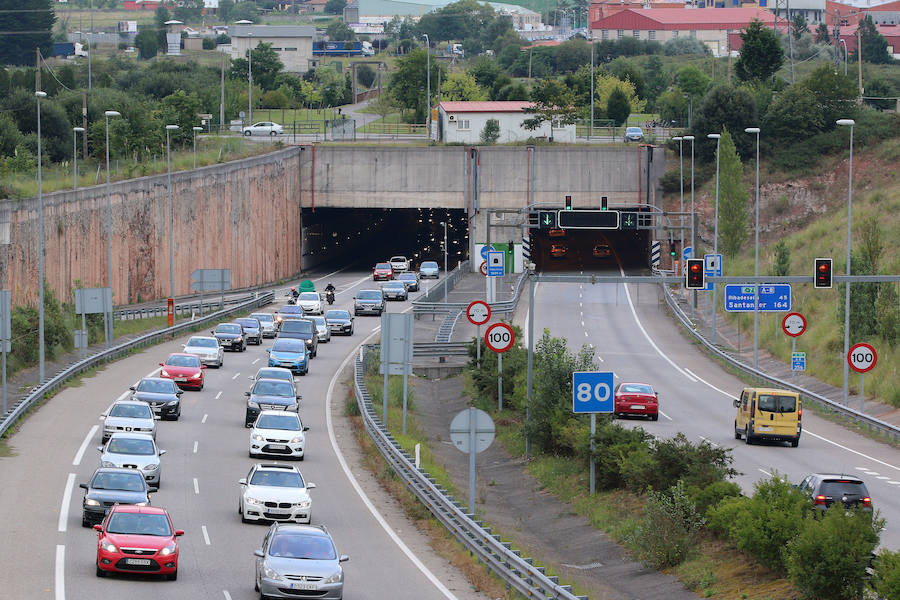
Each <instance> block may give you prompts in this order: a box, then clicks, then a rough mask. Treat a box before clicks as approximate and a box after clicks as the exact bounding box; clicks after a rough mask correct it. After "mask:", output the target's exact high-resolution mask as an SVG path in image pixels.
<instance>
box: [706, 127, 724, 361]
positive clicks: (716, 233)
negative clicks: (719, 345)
mask: <svg viewBox="0 0 900 600" xmlns="http://www.w3.org/2000/svg"><path fill="white" fill-rule="evenodd" d="M706 137H708V138H709V139H711V140H716V222H715V227H714V230H713V237H714V239H713V254H718V253H719V144H720V143H721V140H722V135H721V134H719V133H708V134H706ZM717 291H718V286H717V285H716V284H713V305H712V337H713V343H715V340H716V302H717V301H718V297H717V293H716V292H717Z"/></svg>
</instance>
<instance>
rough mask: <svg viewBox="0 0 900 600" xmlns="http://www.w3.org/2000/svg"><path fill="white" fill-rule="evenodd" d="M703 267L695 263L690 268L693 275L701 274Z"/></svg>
mask: <svg viewBox="0 0 900 600" xmlns="http://www.w3.org/2000/svg"><path fill="white" fill-rule="evenodd" d="M702 268H703V267H702V266H701V265H700V264H699V263H693V264H691V266H690V269H691V273H699V272H700V270H701V269H702Z"/></svg>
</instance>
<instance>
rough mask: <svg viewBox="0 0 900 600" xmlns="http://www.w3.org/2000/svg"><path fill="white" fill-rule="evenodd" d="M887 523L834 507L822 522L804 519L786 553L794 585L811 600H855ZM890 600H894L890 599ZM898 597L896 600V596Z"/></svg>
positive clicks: (864, 514)
mask: <svg viewBox="0 0 900 600" xmlns="http://www.w3.org/2000/svg"><path fill="white" fill-rule="evenodd" d="M883 527H884V520H883V519H881V518H878V517H877V516H875V517H873V516H872V514H871V513H864V512H861V511H853V512H847V511H846V510H845V509H844V507H843V506H842V505H841V504H840V503H835V504H834V505H833V506H832V508H830V509H828V510H827V511H826V512H825V515H824V517H822V518H821V519H805V520H804V521H803V528H802V530H801V531H800V532H799V533H798V535H797V536H796V538H794V539H792V540H790V542H789V543H788V544H787V546H786V551H785V565H786V566H787V571H788V574H789V575H790V578H791V581H792V582H793V583H794V585H796V586H797V588H798V589H799V590H800V592H801V593H802V594H803V597H804V598H807V599H809V600H856V599H857V598H860V597H861V596H862V590H863V585H864V583H865V580H866V566H868V564H869V560H870V559H871V556H872V552H873V551H874V550H875V548H876V547H877V546H878V540H879V533H880V531H881V529H882V528H883ZM888 597H891V596H888ZM894 597H896V596H894Z"/></svg>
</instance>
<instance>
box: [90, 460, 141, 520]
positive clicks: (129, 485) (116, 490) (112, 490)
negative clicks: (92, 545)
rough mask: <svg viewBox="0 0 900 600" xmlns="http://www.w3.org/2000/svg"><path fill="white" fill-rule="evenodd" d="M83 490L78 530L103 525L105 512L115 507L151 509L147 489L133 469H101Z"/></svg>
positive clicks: (139, 473) (95, 472)
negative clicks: (117, 504)
mask: <svg viewBox="0 0 900 600" xmlns="http://www.w3.org/2000/svg"><path fill="white" fill-rule="evenodd" d="M78 487H80V488H81V489H83V490H85V492H84V499H83V500H82V501H81V509H82V513H81V526H82V527H90V526H91V525H95V524H97V523H100V522H102V521H103V518H104V517H105V516H106V512H107V511H108V510H109V509H110V507H111V506H113V505H114V504H116V503H119V504H137V505H139V506H149V505H150V496H149V494H150V491H151V490H150V488H149V487H147V482H146V481H144V476H143V475H142V474H141V472H140V471H138V470H136V469H118V468H113V467H100V468H99V469H97V470H96V471H94V474H93V475H92V476H91V481H90V483H81V484H79V486H78Z"/></svg>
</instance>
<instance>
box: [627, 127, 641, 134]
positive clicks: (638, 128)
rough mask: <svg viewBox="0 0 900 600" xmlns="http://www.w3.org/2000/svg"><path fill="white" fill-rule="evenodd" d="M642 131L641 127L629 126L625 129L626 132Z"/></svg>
mask: <svg viewBox="0 0 900 600" xmlns="http://www.w3.org/2000/svg"><path fill="white" fill-rule="evenodd" d="M640 132H641V128H640V127H629V128H628V129H626V130H625V133H640Z"/></svg>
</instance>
